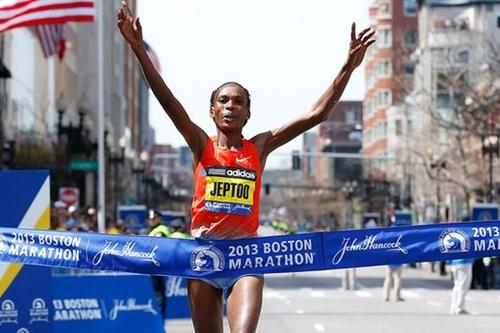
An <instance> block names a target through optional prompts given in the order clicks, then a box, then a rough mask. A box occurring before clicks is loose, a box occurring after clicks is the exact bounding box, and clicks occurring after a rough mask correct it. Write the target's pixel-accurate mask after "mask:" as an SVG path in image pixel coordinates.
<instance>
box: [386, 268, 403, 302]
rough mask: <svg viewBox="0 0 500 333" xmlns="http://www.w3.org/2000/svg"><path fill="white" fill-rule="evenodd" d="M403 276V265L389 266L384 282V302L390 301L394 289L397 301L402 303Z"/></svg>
mask: <svg viewBox="0 0 500 333" xmlns="http://www.w3.org/2000/svg"><path fill="white" fill-rule="evenodd" d="M402 275H403V265H389V266H387V272H386V274H385V280H384V300H385V301H386V302H387V301H389V296H390V293H391V288H392V287H394V292H395V294H396V295H395V296H396V301H398V302H402V301H404V298H403V297H401V276H402Z"/></svg>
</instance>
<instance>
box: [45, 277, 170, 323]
mask: <svg viewBox="0 0 500 333" xmlns="http://www.w3.org/2000/svg"><path fill="white" fill-rule="evenodd" d="M52 281H53V289H54V292H53V300H52V303H53V312H52V313H53V316H52V319H53V323H54V331H53V332H55V333H66V332H74V333H88V332H123V333H126V332H153V333H160V332H161V333H163V332H164V328H163V320H162V317H161V315H160V309H159V307H158V303H157V301H156V299H155V296H154V293H153V288H152V284H151V278H150V277H149V276H145V275H130V274H115V273H107V274H91V275H84V276H80V275H68V274H57V275H54V276H53V280H52ZM131 286H133V288H131Z"/></svg>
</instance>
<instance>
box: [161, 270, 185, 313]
mask: <svg viewBox="0 0 500 333" xmlns="http://www.w3.org/2000/svg"><path fill="white" fill-rule="evenodd" d="M165 283H166V288H165V290H166V292H165V294H166V296H167V316H166V319H182V318H184V319H185V318H191V312H190V311H189V300H188V297H187V279H184V278H181V277H176V276H165Z"/></svg>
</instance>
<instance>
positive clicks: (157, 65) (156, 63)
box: [144, 42, 161, 73]
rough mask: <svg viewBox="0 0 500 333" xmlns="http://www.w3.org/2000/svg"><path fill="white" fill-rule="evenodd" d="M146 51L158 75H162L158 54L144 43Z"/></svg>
mask: <svg viewBox="0 0 500 333" xmlns="http://www.w3.org/2000/svg"><path fill="white" fill-rule="evenodd" d="M144 49H145V50H146V53H147V54H148V56H149V59H151V62H152V63H153V66H155V68H156V70H157V71H158V73H161V67H160V60H159V59H158V56H157V55H156V52H155V51H154V50H153V49H152V48H151V46H149V44H148V43H146V42H144Z"/></svg>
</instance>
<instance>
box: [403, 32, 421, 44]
mask: <svg viewBox="0 0 500 333" xmlns="http://www.w3.org/2000/svg"><path fill="white" fill-rule="evenodd" d="M417 36H418V35H417V30H411V31H407V32H406V33H405V45H415V44H417Z"/></svg>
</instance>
